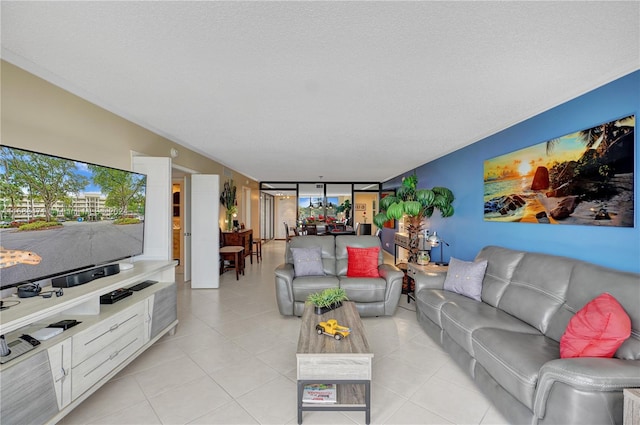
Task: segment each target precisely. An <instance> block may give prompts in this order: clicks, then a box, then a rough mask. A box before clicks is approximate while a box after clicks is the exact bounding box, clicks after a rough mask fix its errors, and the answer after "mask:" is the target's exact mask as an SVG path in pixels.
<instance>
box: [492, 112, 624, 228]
mask: <svg viewBox="0 0 640 425" xmlns="http://www.w3.org/2000/svg"><path fill="white" fill-rule="evenodd" d="M635 123H636V117H635V115H630V116H627V117H624V118H621V119H618V120H615V121H610V122H606V123H604V124H600V125H597V126H595V127H592V128H588V129H586V130H581V131H578V132H575V133H572V134H567V135H565V136H562V137H559V138H557V139H552V140H548V141H546V142H543V143H539V144H537V145H534V146H530V147H528V148H525V149H521V150H519V151H515V152H511V153H508V154H505V155H501V156H498V157H495V158H491V159H488V160H486V161H485V163H484V219H485V221H506V222H525V223H550V224H574V225H575V224H578V225H596V226H619V227H633V219H634V187H633V186H634V174H633V173H634V158H635V154H634V140H635V136H634V132H635Z"/></svg>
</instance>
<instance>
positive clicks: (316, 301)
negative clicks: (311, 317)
mask: <svg viewBox="0 0 640 425" xmlns="http://www.w3.org/2000/svg"><path fill="white" fill-rule="evenodd" d="M348 299H349V298H347V292H346V291H345V290H344V289H342V288H327V289H325V290H324V291H322V292H315V293H313V294H309V296H308V297H307V301H308V302H310V303H312V304H313V305H314V306H315V313H316V314H324V313H326V312H328V311H331V310H334V309H336V308H338V307H341V306H342V301H347V300H348Z"/></svg>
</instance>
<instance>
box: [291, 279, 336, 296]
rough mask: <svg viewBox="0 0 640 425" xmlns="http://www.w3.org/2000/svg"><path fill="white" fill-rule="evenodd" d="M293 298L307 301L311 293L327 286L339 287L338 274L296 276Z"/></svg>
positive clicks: (293, 285) (293, 284)
mask: <svg viewBox="0 0 640 425" xmlns="http://www.w3.org/2000/svg"><path fill="white" fill-rule="evenodd" d="M291 286H292V288H293V300H294V301H300V302H305V301H306V300H307V297H308V296H309V295H310V294H313V293H315V292H320V291H323V290H325V289H327V288H337V287H338V286H340V282H339V281H338V278H337V277H336V276H331V275H326V276H301V277H296V278H295V279H294V280H293V283H292V285H291Z"/></svg>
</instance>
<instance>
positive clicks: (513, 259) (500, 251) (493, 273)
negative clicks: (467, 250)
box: [476, 246, 525, 307]
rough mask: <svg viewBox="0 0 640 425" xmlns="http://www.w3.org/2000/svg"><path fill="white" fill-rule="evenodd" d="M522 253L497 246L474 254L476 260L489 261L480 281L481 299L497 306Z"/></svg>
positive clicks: (485, 248)
mask: <svg viewBox="0 0 640 425" xmlns="http://www.w3.org/2000/svg"><path fill="white" fill-rule="evenodd" d="M524 254H525V253H524V252H523V251H514V250H512V249H507V248H501V247H499V246H487V247H484V248H482V250H481V251H480V252H479V253H478V255H477V256H476V261H480V260H488V261H489V264H488V265H487V270H486V271H485V273H484V281H483V282H482V301H484V302H485V303H487V304H489V305H492V306H494V307H497V306H498V303H499V302H500V298H501V297H502V295H503V294H504V291H505V290H506V289H507V285H509V282H510V281H511V278H512V277H513V273H514V272H515V270H516V267H517V266H518V264H520V261H522V258H523V257H524Z"/></svg>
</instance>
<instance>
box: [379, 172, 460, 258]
mask: <svg viewBox="0 0 640 425" xmlns="http://www.w3.org/2000/svg"><path fill="white" fill-rule="evenodd" d="M417 187H418V177H417V176H416V174H415V173H413V175H411V176H409V177H403V178H402V185H401V186H400V187H399V188H398V190H397V191H396V194H395V195H390V196H387V197H384V198H382V199H381V200H380V212H379V213H378V214H376V216H375V217H374V218H373V222H374V223H375V225H376V226H378V227H380V228H382V226H383V225H384V223H385V222H386V221H387V220H390V219H395V220H401V219H402V218H403V217H406V220H405V223H407V232H408V233H409V262H410V263H416V262H417V260H418V250H419V246H418V244H419V235H420V231H421V230H422V228H423V225H424V219H425V218H429V217H431V216H432V215H433V213H434V211H435V210H439V211H440V213H441V214H442V217H451V216H452V215H453V213H454V210H453V205H451V203H452V202H453V200H454V196H453V192H451V190H450V189H447V188H446V187H434V188H432V189H418V188H417Z"/></svg>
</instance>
